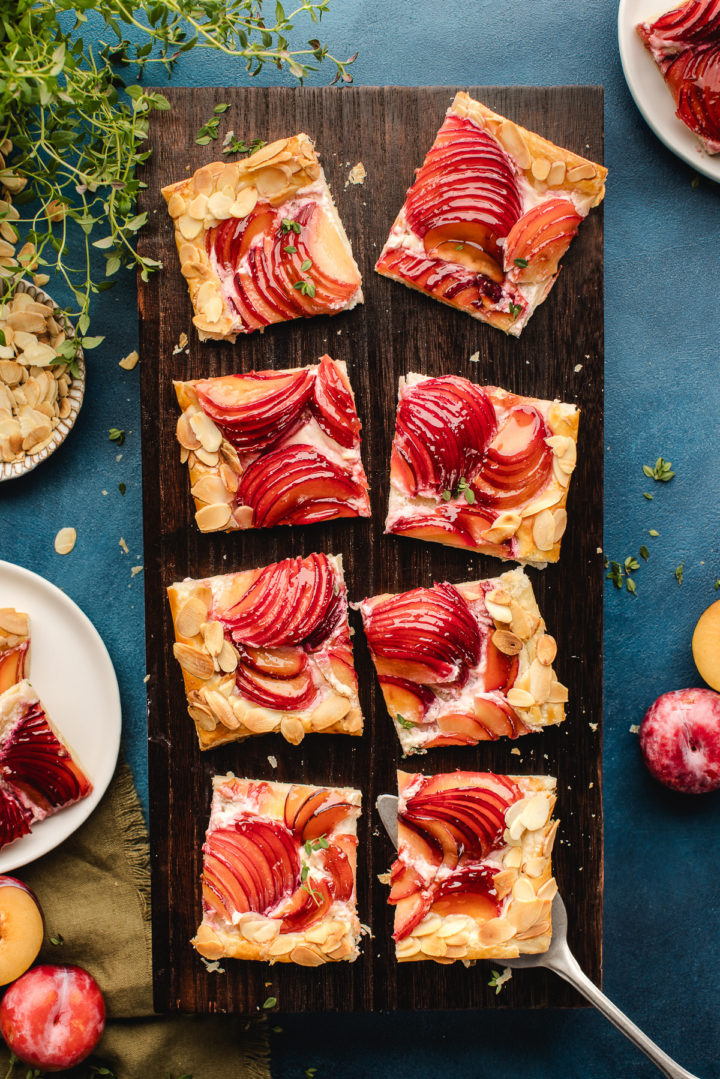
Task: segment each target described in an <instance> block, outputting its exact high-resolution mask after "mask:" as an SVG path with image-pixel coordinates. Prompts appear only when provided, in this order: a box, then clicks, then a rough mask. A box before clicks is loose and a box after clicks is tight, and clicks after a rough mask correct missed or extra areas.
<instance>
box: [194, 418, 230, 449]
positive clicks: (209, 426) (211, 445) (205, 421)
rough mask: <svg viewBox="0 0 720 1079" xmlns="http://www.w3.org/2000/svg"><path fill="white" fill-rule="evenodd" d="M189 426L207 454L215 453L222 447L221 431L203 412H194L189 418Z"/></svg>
mask: <svg viewBox="0 0 720 1079" xmlns="http://www.w3.org/2000/svg"><path fill="white" fill-rule="evenodd" d="M190 426H191V427H192V429H193V431H194V432H195V434H196V435H197V437H198V438H199V439H200V442H201V443H202V447H203V449H205V450H207V452H208V453H217V451H218V450H219V449H220V446H221V445H222V438H223V436H222V431H221V430H220V428H219V427H216V425H215V424H214V423H213V421H212V420H211V419H210V417H209V416H208V415H207V413H205V412H194V413H193V414H192V416H191V417H190Z"/></svg>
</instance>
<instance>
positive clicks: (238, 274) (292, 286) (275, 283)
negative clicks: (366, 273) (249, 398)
mask: <svg viewBox="0 0 720 1079" xmlns="http://www.w3.org/2000/svg"><path fill="white" fill-rule="evenodd" d="M285 222H291V223H292V227H289V228H288V227H287V225H285V224H284V223H285ZM205 248H206V251H207V253H208V255H209V257H210V259H211V263H212V265H213V266H214V269H215V271H216V273H217V275H218V277H219V278H220V281H221V282H222V284H223V289H224V291H225V294H226V295H227V296H228V301H229V303H230V304H231V305H232V308H233V309H234V311H235V313H236V315H237V316H238V318H239V320H240V321H241V323H242V326H243V329H244V331H245V332H246V333H249V332H252V331H253V330H257V329H262V328H263V327H264V326H267V325H269V324H271V323H274V322H282V321H285V320H287V319H293V318H300V317H303V316H306V317H307V316H311V315H317V314H324V313H330V312H333V311H337V310H341V309H342V308H344V307H345V306H346V305H347V304H348V303H349V302H350V301H351V300H352V298H353V297H354V296H355V294H356V293H357V292H358V289H359V287H360V277H359V274H358V271H357V267H356V266H355V264H354V262H353V260H352V257H351V255H350V254H349V252H348V250H347V249H346V247H345V243H344V242H343V240H342V238H341V236H340V234H339V232H338V230H337V228H336V225H335V222H334V221H333V219H332V217H331V216H330V214H329V213H328V212H327V211H326V210H325V209H324V207H323V206H322V205H321V204H320V203H318V202H316V201H315V199H313V198H310V197H307V198H304V199H301V200H297V201H295V202H292V203H289V204H288V203H284V204H283V205H282V206H280V207H273V206H272V205H271V204H270V203H269V202H264V201H260V202H258V203H257V205H256V206H255V208H254V209H253V210H252V211H251V212H250V213H249V214H248V215H247V217H245V218H242V219H238V218H234V217H231V218H228V219H227V220H225V221H223V222H221V223H220V224H219V225H217V226H216V227H214V228H211V229H209V230H208V232H207V233H206V236H205Z"/></svg>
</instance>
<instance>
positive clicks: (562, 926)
mask: <svg viewBox="0 0 720 1079" xmlns="http://www.w3.org/2000/svg"><path fill="white" fill-rule="evenodd" d="M376 805H377V810H378V813H379V814H380V820H381V821H382V822H383V825H384V827H385V831H386V832H387V834H388V835H389V836H390V839H391V840H392V842H393V846H395V847H397V844H398V819H397V807H398V800H397V797H396V796H395V795H394V794H381V795H380V796H379V798H378V799H377V802H376ZM498 962H499V963H500V962H501V963H503V964H504V965H505V966H508V967H513V968H514V969H520V968H525V967H547V969H548V970H554V971H555V973H556V974H559V975H560V977H561V978H564V979H565V981H566V982H570V985H572V986H574V988H575V989H577V991H578V992H579V993H582V995H583V996H584V997H586V998H587V1000H589V1001H590V1003H591V1004H592V1005H593V1006H594V1007H595V1008H597V1010H598V1011H599V1012H602V1014H603V1015H604V1016H605V1018H606V1019H609V1020H610V1022H611V1023H613V1024H614V1025H615V1026H616V1027H617V1028H618V1030H619V1031H620V1032H621V1033H622V1034H624V1035H625V1037H626V1038H629V1040H630V1041H631V1042H633V1043H634V1044H635V1045H637V1047H638V1049H642V1051H643V1053H645V1055H646V1056H647V1057H649V1058H650V1060H651V1061H652V1062H653V1064H654V1065H655V1066H656V1067H657V1068H659V1070H660V1071H661V1072H662V1074H663V1075H666V1076H667V1077H668V1079H698V1076H696V1075H692V1074H691V1073H690V1072H689V1071H686V1070H685V1068H681V1067H680V1065H679V1064H676V1063H675V1061H674V1060H672V1059H671V1058H670V1057H669V1056H668V1055H667V1053H664V1052H663V1051H662V1049H661V1048H660V1046H659V1045H656V1044H655V1042H654V1041H651V1039H650V1038H648V1036H647V1034H643V1032H642V1030H640V1028H639V1027H636V1026H635V1024H634V1023H633V1022H632V1021H631V1020H630V1019H628V1017H627V1016H626V1015H625V1014H624V1013H623V1012H621V1011H620V1009H619V1008H616V1007H615V1005H614V1004H613V1002H612V1001H611V1000H608V998H607V997H606V996H605V994H604V993H601V992H600V990H599V989H598V987H597V986H596V985H594V984H593V982H591V981H590V979H589V978H588V977H587V975H586V974H584V973H583V971H582V970H581V968H580V964H579V963H578V961H577V959H576V958H575V956H574V955H573V954H572V952H571V951H570V948H569V947H568V942H567V910H566V909H565V904H564V903H563V901H562V897H561V895H560V893H559V892H558V894H557V895H556V896H555V898H554V899H553V905H552V942H551V944H550V947H549V948H548V950H547V951H546V952H543V953H542V954H540V955H521V956H519V957H518V958H517V959H499V960H498Z"/></svg>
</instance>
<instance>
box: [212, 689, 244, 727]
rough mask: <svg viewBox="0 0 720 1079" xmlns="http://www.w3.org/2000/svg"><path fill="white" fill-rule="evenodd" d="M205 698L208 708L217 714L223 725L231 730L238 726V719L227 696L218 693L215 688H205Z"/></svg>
mask: <svg viewBox="0 0 720 1079" xmlns="http://www.w3.org/2000/svg"><path fill="white" fill-rule="evenodd" d="M205 700H206V702H207V706H208V708H209V709H210V711H211V712H212V713H213V715H216V716H217V718H218V719H219V721H220V722H221V723H222V725H223V727H227V728H228V729H229V730H231V731H234V730H237V728H238V727H239V726H240V720H239V719H238V717H237V716H236V715H235V712H234V711H233V708H232V705H231V704H230V702H229V701H228V699H227V697H225V696H223V694H222V693H218V691H217V690H216V689H206V690H205Z"/></svg>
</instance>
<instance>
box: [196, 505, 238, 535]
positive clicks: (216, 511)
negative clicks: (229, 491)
mask: <svg viewBox="0 0 720 1079" xmlns="http://www.w3.org/2000/svg"><path fill="white" fill-rule="evenodd" d="M195 520H196V522H197V526H198V528H199V529H200V531H201V532H219V531H220V529H222V528H224V527H225V525H226V524H227V523H228V521H229V520H230V507H229V506H228V505H227V503H226V502H216V503H215V504H214V505H212V506H203V507H202V509H199V510H198V511H197V513H196V514H195Z"/></svg>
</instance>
